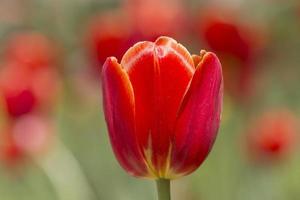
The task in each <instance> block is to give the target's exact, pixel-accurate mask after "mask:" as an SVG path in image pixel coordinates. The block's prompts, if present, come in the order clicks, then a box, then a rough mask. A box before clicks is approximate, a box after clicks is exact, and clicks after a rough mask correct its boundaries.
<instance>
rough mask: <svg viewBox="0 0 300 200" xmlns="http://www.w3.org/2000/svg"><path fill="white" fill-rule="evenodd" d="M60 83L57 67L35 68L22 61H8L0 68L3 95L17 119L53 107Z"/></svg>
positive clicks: (8, 110) (6, 106) (7, 109)
mask: <svg viewBox="0 0 300 200" xmlns="http://www.w3.org/2000/svg"><path fill="white" fill-rule="evenodd" d="M59 86H60V82H59V79H58V74H57V73H56V71H55V70H54V69H51V68H42V69H39V70H36V71H32V70H30V69H27V68H22V67H21V66H20V64H19V63H6V64H5V65H4V66H3V69H2V70H1V71H0V89H1V90H0V94H1V98H2V99H3V102H4V109H5V110H6V111H7V114H8V116H10V117H13V118H16V117H19V116H21V115H24V114H27V113H30V112H33V111H36V110H43V109H44V110H47V111H49V110H51V108H53V106H54V102H55V99H56V97H57V95H58V90H59Z"/></svg>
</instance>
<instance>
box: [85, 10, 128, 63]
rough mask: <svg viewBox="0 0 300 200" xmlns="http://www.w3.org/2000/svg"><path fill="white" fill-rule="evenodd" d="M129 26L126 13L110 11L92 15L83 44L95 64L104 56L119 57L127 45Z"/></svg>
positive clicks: (100, 61)
mask: <svg viewBox="0 0 300 200" xmlns="http://www.w3.org/2000/svg"><path fill="white" fill-rule="evenodd" d="M128 38H129V27H128V23H127V22H126V15H123V14H121V12H117V11H112V12H107V13H102V14H99V15H96V16H93V17H92V18H91V19H90V20H89V22H88V25H87V33H86V36H85V44H86V47H87V50H88V54H89V56H90V57H91V59H92V60H93V62H94V63H95V66H97V67H98V66H99V65H103V63H104V62H105V60H106V58H107V57H109V56H115V57H117V58H121V57H122V55H123V54H124V53H125V51H126V49H127V48H128V47H129V46H128Z"/></svg>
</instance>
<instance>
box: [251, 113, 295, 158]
mask: <svg viewBox="0 0 300 200" xmlns="http://www.w3.org/2000/svg"><path fill="white" fill-rule="evenodd" d="M296 133H297V122H296V118H295V116H294V115H293V114H292V113H290V112H289V111H276V112H275V111H274V112H270V113H266V114H264V115H262V116H261V117H259V118H258V119H257V121H256V122H254V124H252V125H251V128H250V130H249V133H248V137H247V142H248V145H247V147H248V149H249V153H250V156H251V158H252V159H253V160H255V161H259V163H268V162H273V161H279V160H282V159H284V158H286V157H287V156H289V154H290V153H291V150H292V149H293V148H294V147H295V141H296V138H297V136H296Z"/></svg>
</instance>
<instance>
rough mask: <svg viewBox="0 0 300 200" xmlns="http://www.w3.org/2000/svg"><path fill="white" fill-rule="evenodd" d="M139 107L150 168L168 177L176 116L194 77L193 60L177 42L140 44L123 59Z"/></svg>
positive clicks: (141, 139)
mask: <svg viewBox="0 0 300 200" xmlns="http://www.w3.org/2000/svg"><path fill="white" fill-rule="evenodd" d="M122 66H123V67H124V68H125V69H126V70H127V71H128V75H129V77H130V81H131V83H132V86H133V90H134V95H135V100H136V101H135V103H136V125H137V134H138V140H139V143H140V145H141V149H142V150H143V152H144V155H145V158H146V160H147V163H148V164H149V166H150V167H151V168H152V169H153V171H154V173H155V174H156V176H158V177H164V175H165V172H166V170H167V168H168V166H169V160H170V155H171V147H172V146H171V143H172V140H173V137H174V131H173V130H174V124H175V122H176V113H177V111H178V109H179V106H180V102H181V101H182V98H183V95H184V93H185V91H186V88H187V86H188V84H189V82H190V80H191V78H192V75H193V73H194V70H195V68H194V65H193V60H192V58H191V56H190V54H189V53H188V52H187V50H186V49H185V48H184V47H182V46H181V45H180V44H178V43H177V42H176V41H175V40H173V39H171V38H167V37H160V38H159V39H158V40H157V41H156V42H155V43H151V42H143V43H138V44H137V45H135V46H134V47H133V48H131V49H130V50H129V51H128V52H127V53H126V54H125V56H124V57H123V59H122Z"/></svg>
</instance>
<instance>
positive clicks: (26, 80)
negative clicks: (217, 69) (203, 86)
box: [0, 0, 300, 200]
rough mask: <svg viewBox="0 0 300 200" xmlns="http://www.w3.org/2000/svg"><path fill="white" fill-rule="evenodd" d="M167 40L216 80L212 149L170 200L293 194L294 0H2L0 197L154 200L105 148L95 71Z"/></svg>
mask: <svg viewBox="0 0 300 200" xmlns="http://www.w3.org/2000/svg"><path fill="white" fill-rule="evenodd" d="M160 35H167V36H171V37H173V38H175V39H176V40H177V41H178V42H180V43H182V44H183V45H184V46H185V47H187V49H188V50H189V51H190V52H191V53H192V54H198V53H199V52H200V50H201V49H208V50H210V51H213V52H215V53H216V54H217V55H218V56H219V58H220V59H221V63H222V65H223V72H224V79H225V81H224V83H225V98H224V108H223V116H222V123H221V128H220V132H219V136H218V138H217V141H216V143H215V146H214V148H213V150H212V152H211V154H210V155H209V156H208V158H207V160H206V161H205V162H204V164H203V165H202V166H201V167H200V168H199V169H198V170H197V171H196V172H195V173H193V174H192V175H190V176H187V177H184V178H182V179H179V180H175V181H173V185H172V193H173V199H174V200H183V199H185V200H219V199H221V200H298V199H299V198H300V190H299V188H300V157H299V152H300V149H299V122H300V120H299V115H300V113H299V111H300V92H299V79H300V65H299V63H300V54H299V53H300V39H299V35H300V2H299V1H298V0H294V1H293V0H289V1H285V0H211V1H204V0H203V1H200V0H199V1H196V0H163V1H162V0H119V1H117V0H0V199H1V200H29V199H30V200H34V199H43V200H47V199H49V200H50V199H51V200H53V199H57V200H83V199H84V200H134V199H144V200H153V199H155V198H156V191H155V185H154V182H153V181H149V180H138V179H135V178H132V177H130V176H129V175H127V174H126V173H125V171H123V170H122V169H121V168H120V167H119V164H118V163H117V161H116V159H115V157H114V155H113V153H112V150H111V147H110V144H109V140H108V135H107V130H106V125H105V122H104V116H103V113H102V103H101V101H102V97H101V81H100V73H101V66H102V64H103V62H104V61H105V58H106V57H107V56H115V57H117V58H118V59H119V60H120V59H121V58H122V55H123V53H124V52H125V51H126V49H128V48H129V47H130V46H131V45H132V44H134V43H135V42H137V41H141V40H151V41H153V40H155V39H156V38H157V37H158V36H160Z"/></svg>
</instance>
